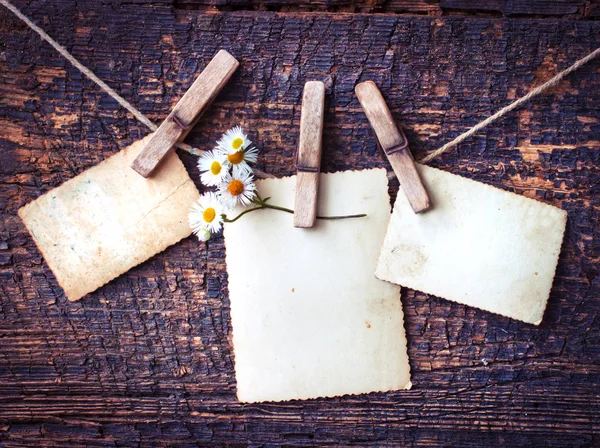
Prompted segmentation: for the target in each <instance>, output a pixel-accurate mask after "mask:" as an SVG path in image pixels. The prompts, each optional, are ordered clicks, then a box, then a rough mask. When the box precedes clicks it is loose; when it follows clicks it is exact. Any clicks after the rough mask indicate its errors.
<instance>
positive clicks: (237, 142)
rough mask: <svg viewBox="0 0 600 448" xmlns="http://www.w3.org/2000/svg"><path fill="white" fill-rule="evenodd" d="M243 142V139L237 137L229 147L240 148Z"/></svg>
mask: <svg viewBox="0 0 600 448" xmlns="http://www.w3.org/2000/svg"><path fill="white" fill-rule="evenodd" d="M243 144H244V140H243V139H242V138H241V137H237V138H236V139H234V140H233V141H232V142H231V147H232V148H233V149H240V148H241V147H242V145H243Z"/></svg>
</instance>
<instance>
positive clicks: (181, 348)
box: [0, 0, 600, 447]
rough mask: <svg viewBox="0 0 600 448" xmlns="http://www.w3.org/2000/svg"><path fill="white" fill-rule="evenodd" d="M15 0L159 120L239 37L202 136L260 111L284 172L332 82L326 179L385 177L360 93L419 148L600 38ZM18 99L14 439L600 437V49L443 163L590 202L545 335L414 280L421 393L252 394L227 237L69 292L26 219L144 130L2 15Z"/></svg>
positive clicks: (1, 294) (4, 185)
mask: <svg viewBox="0 0 600 448" xmlns="http://www.w3.org/2000/svg"><path fill="white" fill-rule="evenodd" d="M134 3H137V4H134ZM17 4H18V6H19V7H21V8H22V9H23V10H24V11H25V12H26V13H27V14H29V15H30V16H31V17H32V18H33V19H34V20H35V21H36V23H38V24H40V25H42V26H43V27H44V28H45V29H46V30H47V31H48V32H49V33H50V34H51V35H52V36H53V37H54V38H56V39H57V40H58V41H59V42H61V43H64V44H66V45H67V47H68V49H69V50H70V51H71V52H72V53H73V54H74V55H75V56H76V57H78V58H79V59H81V61H82V62H84V63H85V64H86V65H88V66H89V67H90V68H92V69H93V70H94V71H95V72H96V73H97V74H98V75H99V76H100V77H101V78H102V79H104V80H106V81H107V82H108V83H109V84H110V85H111V86H113V87H115V88H116V89H117V90H118V91H119V93H120V94H122V95H123V96H124V97H125V98H127V99H128V100H130V101H132V102H133V103H134V104H135V105H136V107H137V108H139V109H140V110H141V111H142V112H144V113H145V114H147V115H148V116H149V117H150V118H151V119H152V120H154V121H156V122H160V121H162V120H163V119H164V117H165V116H167V115H168V114H169V112H170V111H171V110H172V108H173V106H174V105H175V104H176V103H177V101H178V100H179V99H180V98H181V96H182V95H183V93H184V92H185V90H186V89H187V86H188V85H190V84H191V82H192V80H193V79H194V74H195V73H197V72H198V71H199V70H200V69H201V64H202V61H206V60H209V59H210V58H211V57H212V56H213V55H214V54H215V53H216V51H218V49H219V48H225V49H226V50H227V51H229V52H230V53H231V54H232V55H234V56H235V57H236V58H237V59H238V60H239V61H240V62H241V66H240V68H239V69H238V70H237V71H236V73H235V74H234V75H233V78H232V80H231V85H232V89H227V90H225V91H223V92H222V94H221V95H220V96H219V98H217V99H216V101H215V103H213V106H212V107H211V108H210V109H209V110H208V111H207V113H206V114H205V116H204V119H203V120H202V125H201V126H197V127H196V128H195V129H194V130H193V131H192V132H191V133H190V135H189V136H188V139H187V140H186V141H188V142H190V143H192V144H194V145H195V146H196V147H199V148H200V149H206V148H210V147H212V145H213V144H214V142H215V141H216V140H217V138H218V137H219V136H220V135H221V134H222V132H223V131H225V130H226V129H228V128H229V127H230V126H232V125H235V124H241V125H243V126H244V127H245V128H246V129H247V130H248V132H249V134H250V137H251V139H252V140H253V141H255V142H256V143H257V144H258V146H259V148H260V150H261V153H260V157H259V161H258V163H257V166H258V167H259V168H261V169H263V170H266V171H269V172H271V173H274V174H277V175H279V176H282V175H290V174H293V173H294V172H295V169H294V161H295V150H296V143H297V141H298V131H299V120H300V104H301V99H302V91H303V88H304V83H305V82H306V81H307V80H311V79H323V80H325V84H326V88H327V93H328V95H327V99H328V103H327V107H326V114H325V130H324V134H323V148H324V151H323V159H322V170H323V171H325V172H332V171H339V170H346V169H361V168H365V167H382V166H385V165H386V163H387V162H385V160H383V159H382V157H381V156H380V154H379V151H378V150H377V147H376V145H375V141H374V139H373V138H372V131H371V129H370V126H369V123H368V122H367V119H366V117H365V116H364V113H363V112H362V109H361V107H360V104H359V103H358V101H357V99H356V97H355V95H354V87H355V85H356V84H357V83H358V82H360V81H364V80H367V79H370V80H374V81H375V82H376V83H377V85H378V86H379V87H380V89H381V91H382V93H383V94H384V96H385V98H387V99H388V105H389V106H390V109H391V111H392V114H393V116H394V119H395V121H396V122H397V123H398V124H399V125H400V126H402V127H403V129H405V132H406V134H407V137H408V139H409V141H410V142H411V149H412V151H413V154H414V155H415V158H416V159H419V158H420V157H422V156H423V155H424V154H426V152H427V151H429V150H433V149H435V148H437V147H439V146H440V145H441V144H443V143H445V142H447V141H450V140H451V139H452V138H453V137H455V136H457V135H458V134H460V133H462V132H464V131H465V130H466V129H468V128H469V127H470V126H472V125H473V124H475V123H477V122H478V121H479V120H480V119H481V118H482V117H485V116H488V115H489V114H490V113H492V112H493V111H495V110H497V109H499V108H500V107H502V106H504V105H506V104H508V103H509V102H510V101H512V100H514V99H515V98H516V97H518V96H520V95H523V94H524V93H526V92H527V91H528V90H529V88H530V87H531V86H532V85H539V83H541V82H543V81H544V80H546V79H548V78H549V77H551V76H552V75H554V74H556V73H557V72H558V71H559V70H561V69H564V68H566V67H567V66H568V65H570V63H572V61H574V60H576V59H578V58H580V57H583V56H584V55H585V54H587V53H588V52H590V51H591V50H593V49H594V48H597V47H598V46H600V23H599V22H598V21H597V20H581V21H580V20H564V19H542V20H538V19H531V18H527V17H526V18H514V19H512V18H494V17H483V18H477V17H420V16H419V17H417V16H397V15H393V14H390V15H362V14H327V13H323V12H320V13H298V12H290V13H272V12H253V11H234V12H227V13H221V12H219V11H214V10H213V11H196V10H189V11H188V10H180V9H177V8H173V3H172V2H167V1H165V2H160V1H153V2H151V3H146V2H129V3H126V2H122V3H119V2H102V3H98V2H92V1H90V0H79V1H77V2H76V3H75V2H74V1H72V0H69V1H67V0H56V1H53V2H46V1H41V0H33V1H31V2H21V1H19V2H17ZM0 98H1V100H0V215H1V219H0V445H2V446H3V447H16V446H32V447H33V446H50V447H52V446H54V447H69V446H78V447H79V446H93V447H103V446H104V447H115V446H119V447H130V446H132V447H133V446H144V447H146V446H175V447H192V446H223V445H225V444H227V443H229V444H230V445H232V446H269V447H271V446H282V445H283V446H292V445H296V446H313V445H318V446H350V445H356V446H390V447H391V446H415V447H424V446H431V445H446V446H448V445H453V446H469V447H480V446H502V445H505V446H535V447H537V446H550V447H557V446H575V447H592V446H597V445H598V444H599V443H600V434H599V433H600V417H599V416H598V413H597V409H598V408H599V406H600V398H599V397H600V395H599V388H600V325H599V324H600V318H599V317H598V313H599V311H600V285H599V282H600V276H599V271H598V266H599V262H600V246H599V244H598V242H599V241H600V226H599V224H598V223H599V218H600V168H599V166H600V163H599V160H600V138H599V135H600V109H599V108H598V105H599V104H600V64H599V63H598V62H594V63H592V64H589V65H587V66H585V67H583V68H582V69H581V70H580V71H578V72H577V73H574V74H573V75H571V76H569V78H568V79H567V80H565V81H564V83H562V84H561V85H560V86H559V87H557V88H555V89H553V91H552V95H547V96H543V97H540V98H539V99H538V100H536V101H535V102H534V103H532V104H530V105H529V107H527V108H525V109H521V110H519V111H515V112H514V113H513V114H511V115H510V116H507V117H505V118H504V119H503V120H501V121H500V122H498V123H495V124H494V125H492V126H490V127H489V128H487V129H486V130H485V131H484V132H482V133H480V134H478V135H477V136H476V137H474V138H473V139H471V140H469V141H468V142H465V144H463V145H461V146H460V147H458V148H456V149H455V150H453V151H451V152H449V153H447V154H445V155H444V156H442V157H441V158H440V159H438V160H437V161H435V162H434V163H433V165H434V166H436V167H439V168H441V169H444V170H447V171H450V172H453V173H455V174H460V175H463V176H466V177H469V178H472V179H475V180H477V181H481V182H485V183H488V184H491V185H494V186H496V187H498V188H502V189H505V190H509V191H514V192H516V193H518V194H522V195H526V196H528V197H532V198H537V199H539V200H542V201H544V202H546V203H549V204H553V205H555V206H557V207H561V208H563V209H564V210H566V211H567V212H568V214H569V215H568V216H569V217H568V223H567V231H566V235H565V239H564V244H563V248H562V253H561V256H560V260H559V265H558V270H557V276H556V279H555V282H554V287H553V290H552V294H551V296H550V300H549V303H548V308H547V311H546V314H545V317H544V320H543V322H542V323H541V325H540V327H533V326H530V325H525V324H522V323H519V322H516V321H513V320H510V319H507V318H503V317H499V316H495V315H492V314H489V313H486V312H482V311H478V310H475V309H473V308H468V307H465V306H462V305H458V304H455V303H451V302H447V301H444V300H441V299H438V298H436V297H430V296H427V295H425V294H421V293H419V292H415V291H411V290H408V289H405V290H403V292H402V298H401V300H402V303H403V307H404V314H405V319H406V331H407V336H408V350H409V355H410V360H411V372H412V379H413V383H414V386H413V389H412V390H410V391H406V392H397V393H374V394H369V395H363V396H354V397H341V398H335V399H319V400H311V401H302V402H289V403H280V404H276V405H275V404H261V405H241V404H239V403H238V402H237V400H236V398H235V379H234V373H233V372H234V369H233V362H234V359H233V355H232V351H231V345H230V337H231V326H230V318H229V299H228V293H227V276H226V274H225V266H224V262H225V261H224V260H225V254H224V247H223V241H222V239H221V238H216V237H215V238H214V239H213V240H211V241H210V242H209V243H208V245H204V244H199V243H198V242H197V241H195V240H194V239H193V238H189V239H186V240H184V241H182V242H181V243H180V244H177V245H175V246H173V247H171V248H169V249H168V250H167V251H165V252H164V253H162V254H160V255H158V256H156V257H154V258H153V259H151V260H149V261H148V262H146V263H144V264H142V265H140V266H138V267H136V268H135V269H133V270H131V271H130V272H129V273H127V274H126V275H124V276H122V277H120V278H118V279H116V280H115V281H113V282H111V283H109V284H108V285H106V286H105V287H103V288H101V289H100V290H99V291H97V292H95V293H93V294H91V295H89V296H88V297H86V298H84V299H82V300H81V301H79V302H76V303H71V302H68V301H67V299H66V298H65V297H64V295H63V294H62V291H61V290H60V288H59V287H58V285H57V283H56V280H55V279H54V277H53V276H52V274H51V272H50V271H49V269H48V267H47V265H46V264H45V262H44V261H43V259H42V258H41V256H40V254H39V252H38V251H37V249H36V248H35V244H34V242H33V241H32V240H31V238H30V237H29V235H28V233H27V231H26V229H25V227H24V226H23V224H22V223H21V221H20V219H19V218H18V217H17V215H16V213H17V210H18V209H19V207H20V206H22V205H24V204H26V203H28V202H29V201H31V200H32V199H33V198H35V197H38V196H39V195H40V194H42V193H43V192H45V191H48V190H49V189H51V188H52V187H54V186H56V185H58V184H60V183H61V182H64V181H65V180H67V179H70V178H72V177H73V176H75V175H76V174H77V173H80V172H82V171H83V170H84V169H86V168H88V167H90V166H92V165H94V164H96V163H98V162H99V161H100V160H103V159H105V158H106V157H108V156H109V155H111V154H114V153H115V152H116V151H117V150H118V149H120V148H124V147H125V146H127V145H128V144H130V143H131V142H133V141H135V140H137V139H139V138H140V136H142V135H146V134H147V133H148V131H147V130H146V129H145V127H143V126H142V125H140V124H139V123H137V122H136V121H135V120H134V119H133V118H131V117H130V116H129V115H128V114H127V113H126V112H124V111H123V110H122V109H120V108H119V107H118V106H117V104H116V103H115V102H114V101H113V100H111V99H110V98H108V97H106V95H104V94H103V93H102V92H100V91H99V90H98V89H97V87H96V86H95V85H94V84H92V83H91V82H89V81H87V80H86V79H82V77H81V75H80V74H79V73H78V72H77V71H76V70H75V69H73V68H72V67H71V66H70V65H69V64H68V63H66V62H65V61H64V60H63V59H62V58H61V57H60V56H58V55H57V54H56V53H55V52H54V50H52V48H50V47H49V46H47V45H45V44H43V43H41V42H40V40H39V38H38V37H37V36H36V35H34V34H33V33H31V32H29V31H27V29H26V28H25V27H24V26H23V25H22V24H21V23H20V22H18V21H16V20H15V19H14V18H13V17H12V16H11V15H9V14H8V13H7V12H6V11H4V10H0ZM181 157H182V159H183V161H184V163H185V165H186V166H187V167H188V169H189V171H190V173H191V175H192V178H194V179H199V175H198V171H197V169H196V167H195V163H196V159H195V158H194V157H192V156H190V155H187V154H181ZM198 186H199V187H200V185H198ZM390 188H391V193H392V194H393V195H395V194H396V192H397V190H398V184H397V182H391V185H390Z"/></svg>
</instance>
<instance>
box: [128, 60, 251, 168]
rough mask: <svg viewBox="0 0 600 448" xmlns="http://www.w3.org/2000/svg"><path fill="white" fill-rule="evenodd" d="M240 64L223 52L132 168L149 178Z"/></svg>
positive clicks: (185, 97)
mask: <svg viewBox="0 0 600 448" xmlns="http://www.w3.org/2000/svg"><path fill="white" fill-rule="evenodd" d="M239 65H240V63H239V62H238V61H237V60H236V59H235V58H234V57H233V56H231V55H230V54H229V53H227V52H226V51H225V50H220V51H219V52H218V53H217V54H216V55H215V57H214V58H212V60H211V61H210V62H209V63H208V65H207V66H206V68H205V69H204V70H203V71H202V73H200V75H199V76H198V78H196V81H194V83H193V84H192V86H191V87H190V88H189V89H188V91H187V92H185V94H184V95H183V97H182V98H181V99H180V100H179V102H178V103H177V105H176V106H175V108H174V109H173V110H172V111H171V113H170V114H169V116H168V117H167V119H166V120H165V121H163V122H162V124H161V125H160V126H159V128H158V129H157V130H156V131H155V132H154V135H153V136H152V138H151V139H150V141H149V142H148V143H147V144H146V146H145V147H144V149H142V151H141V152H140V153H139V154H138V156H137V157H136V158H135V160H134V161H133V163H132V164H131V167H132V168H133V169H134V170H135V171H137V172H138V173H140V174H141V175H142V176H144V177H148V176H149V175H150V173H151V172H152V171H153V170H154V168H156V166H157V165H158V163H159V162H160V161H161V159H162V158H163V157H164V156H165V155H166V154H167V152H169V150H170V149H171V148H172V147H173V145H175V143H178V142H180V141H182V140H183V139H184V138H185V137H186V135H187V134H188V133H189V132H190V130H191V129H192V128H193V127H194V125H195V124H196V122H197V121H198V120H199V119H200V117H201V116H202V114H203V113H204V112H205V111H206V109H208V107H209V106H210V104H211V103H212V101H213V100H214V99H215V97H216V96H217V94H218V93H219V92H220V91H221V89H222V88H223V86H224V85H225V84H226V83H227V81H229V78H231V75H233V72H235V70H236V69H237V68H238V66H239Z"/></svg>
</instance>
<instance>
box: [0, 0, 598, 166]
mask: <svg viewBox="0 0 600 448" xmlns="http://www.w3.org/2000/svg"><path fill="white" fill-rule="evenodd" d="M0 4H2V5H3V6H5V7H6V8H8V9H9V10H10V11H12V12H13V14H15V15H16V16H17V17H18V18H19V19H21V20H22V21H23V22H25V24H27V26H28V27H29V28H31V29H32V30H34V31H35V32H36V33H38V34H39V35H40V37H41V38H42V39H44V40H45V41H46V42H48V43H49V44H50V45H52V47H53V48H54V49H55V50H56V51H58V52H59V53H60V54H61V55H63V56H64V57H65V58H66V59H67V60H68V61H69V62H70V63H71V64H73V65H74V66H75V67H76V68H77V69H78V70H79V71H81V73H83V74H84V75H85V76H87V77H88V78H89V79H91V80H92V81H94V82H95V83H96V84H98V86H100V88H101V89H102V90H104V91H105V92H106V93H108V94H109V95H110V96H111V97H112V98H114V99H115V100H116V101H117V102H118V103H119V104H120V105H121V106H123V107H124V108H125V109H127V110H128V111H129V112H131V113H132V114H133V115H134V116H135V117H136V118H137V119H138V120H139V121H141V122H142V123H143V124H145V125H146V126H147V127H148V128H150V130H152V131H155V130H156V129H157V126H156V125H155V124H154V123H152V122H151V121H150V120H149V119H148V117H146V116H145V115H144V114H143V113H141V112H140V111H139V110H137V109H136V108H135V107H134V106H133V105H132V104H131V103H130V102H128V101H127V100H126V99H125V98H123V97H122V96H120V95H119V94H118V93H117V92H115V91H114V90H113V89H112V88H110V87H109V86H108V85H107V84H106V83H105V82H104V81H102V80H101V79H100V78H98V77H97V76H96V75H95V74H94V73H93V72H92V71H91V70H90V69H88V68H87V67H86V66H84V65H83V64H82V63H81V62H79V61H78V60H77V59H75V58H74V57H73V56H72V55H71V54H70V53H69V52H68V51H67V50H66V48H65V47H63V46H62V45H60V44H59V43H58V42H56V41H55V40H54V39H52V38H51V37H50V36H48V34H46V32H45V31H44V30H43V29H41V28H40V27H39V26H37V25H36V24H35V23H33V22H32V21H31V20H30V19H29V18H28V17H27V16H26V15H25V14H23V13H22V12H21V11H19V10H18V9H17V8H16V7H15V6H14V5H13V4H12V3H10V2H9V1H8V0H0ZM599 55H600V48H597V49H596V50H594V51H592V52H591V53H590V54H588V55H587V56H585V57H584V58H581V59H579V60H578V61H576V62H575V63H574V64H573V65H571V66H570V67H568V68H567V69H565V70H563V71H562V72H560V73H558V74H557V75H556V76H554V77H553V78H551V79H550V80H549V81H546V82H545V83H544V84H542V85H540V86H538V87H536V88H535V89H533V90H532V91H531V92H529V93H528V94H527V95H525V96H523V97H521V98H519V99H517V100H515V101H513V102H512V103H510V104H509V105H508V106H505V107H503V108H502V109H500V110H499V111H498V112H496V113H495V114H494V115H492V116H490V117H488V118H486V119H485V120H483V121H481V122H479V123H477V124H476V125H475V126H473V127H472V128H471V129H469V130H468V131H466V132H464V133H462V134H461V135H459V136H458V137H456V138H455V139H454V140H452V141H451V142H448V143H446V144H445V145H444V146H442V147H440V148H438V149H436V150H435V151H433V152H432V153H431V154H429V155H427V156H426V157H424V158H423V159H421V160H420V162H421V163H428V162H430V161H431V160H433V159H435V158H436V157H438V156H440V155H441V154H443V153H445V152H447V151H448V150H450V149H452V148H454V147H455V146H456V145H458V144H460V143H462V142H463V141H465V140H466V139H467V138H469V137H471V136H472V135H473V134H475V133H476V132H478V131H480V130H481V129H483V128H484V127H486V126H487V125H489V124H491V123H493V122H494V121H496V120H498V119H499V118H501V117H503V116H504V115H506V114H507V113H508V112H510V111H511V110H513V109H515V108H517V107H519V106H520V105H522V104H523V103H526V102H527V101H529V100H530V99H532V98H534V97H536V96H538V95H540V94H541V93H543V92H545V91H546V90H548V89H549V88H551V87H554V86H555V85H556V84H558V83H559V82H560V81H561V80H562V79H563V78H564V77H565V76H567V75H568V74H570V73H572V72H574V71H575V70H577V69H579V68H580V67H581V66H582V65H584V64H586V63H588V62H589V61H591V60H592V59H594V58H595V57H597V56H599ZM175 146H177V147H178V148H180V149H183V150H185V151H187V152H189V153H191V154H194V155H200V154H202V151H199V150H197V149H195V148H193V147H191V146H190V145H187V144H185V143H177V144H176V145H175ZM255 173H256V174H257V177H271V178H272V177H275V176H273V175H271V174H267V173H264V172H262V171H259V170H255Z"/></svg>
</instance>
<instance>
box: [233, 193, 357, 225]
mask: <svg viewBox="0 0 600 448" xmlns="http://www.w3.org/2000/svg"><path fill="white" fill-rule="evenodd" d="M251 202H252V203H253V204H256V205H257V207H254V208H250V209H248V210H244V211H243V212H242V213H240V214H239V215H237V216H236V217H235V218H233V219H229V218H226V217H224V218H223V221H224V222H235V221H237V220H238V219H240V218H241V217H242V216H244V215H245V214H247V213H250V212H253V211H256V210H262V209H265V208H270V209H272V210H279V211H282V212H286V213H291V214H294V210H291V209H289V208H285V207H279V206H278V205H271V204H267V203H266V200H263V199H262V198H261V197H260V196H258V199H254V200H252V201H251ZM365 216H367V215H366V214H365V213H361V214H358V215H342V216H317V219H328V220H338V219H354V218H364V217H365Z"/></svg>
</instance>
